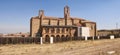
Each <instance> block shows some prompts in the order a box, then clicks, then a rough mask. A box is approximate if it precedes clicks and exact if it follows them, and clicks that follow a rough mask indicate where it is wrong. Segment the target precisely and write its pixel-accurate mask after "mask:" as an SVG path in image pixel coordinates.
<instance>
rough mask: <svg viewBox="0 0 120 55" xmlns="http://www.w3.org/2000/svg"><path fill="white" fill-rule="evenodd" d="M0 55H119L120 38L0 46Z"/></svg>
mask: <svg viewBox="0 0 120 55" xmlns="http://www.w3.org/2000/svg"><path fill="white" fill-rule="evenodd" d="M0 55H120V38H118V39H113V40H110V39H104V40H94V41H92V40H88V41H69V42H62V43H55V44H43V45H40V44H16V45H12V44H11V45H10V44H8V45H0Z"/></svg>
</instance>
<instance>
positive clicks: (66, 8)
mask: <svg viewBox="0 0 120 55" xmlns="http://www.w3.org/2000/svg"><path fill="white" fill-rule="evenodd" d="M64 18H65V19H68V18H70V8H69V7H68V6H65V7H64Z"/></svg>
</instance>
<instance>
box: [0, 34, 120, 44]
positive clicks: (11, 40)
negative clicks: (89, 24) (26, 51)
mask: <svg viewBox="0 0 120 55" xmlns="http://www.w3.org/2000/svg"><path fill="white" fill-rule="evenodd" d="M115 38H120V36H115ZM92 39H93V38H92V37H88V40H92ZM97 39H98V38H97V37H94V40H97ZM99 39H110V36H100V38H99ZM43 40H45V41H43V42H44V43H50V38H46V39H43ZM71 40H85V38H84V37H72V38H71V37H61V38H57V37H53V42H54V43H58V42H65V41H71ZM40 41H41V39H40V37H0V44H31V43H36V44H40V43H41V42H40Z"/></svg>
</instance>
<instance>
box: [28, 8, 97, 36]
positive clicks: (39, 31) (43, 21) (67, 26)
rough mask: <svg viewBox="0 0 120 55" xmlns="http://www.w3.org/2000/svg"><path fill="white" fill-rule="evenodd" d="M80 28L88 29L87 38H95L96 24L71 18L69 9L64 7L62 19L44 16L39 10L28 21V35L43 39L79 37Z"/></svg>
mask: <svg viewBox="0 0 120 55" xmlns="http://www.w3.org/2000/svg"><path fill="white" fill-rule="evenodd" d="M81 27H87V28H88V30H87V31H88V34H89V36H91V37H93V36H96V33H97V32H96V22H92V21H89V20H85V19H82V18H74V17H71V16H70V8H69V7H68V6H65V7H64V17H63V18H57V17H48V16H45V15H44V11H43V10H40V11H39V15H38V16H36V17H32V18H31V20H30V35H31V37H43V38H48V37H51V36H52V37H56V38H61V37H70V38H72V37H80V36H82V35H81V34H82V32H81V29H80V28H81Z"/></svg>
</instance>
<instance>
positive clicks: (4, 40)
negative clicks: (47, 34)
mask: <svg viewBox="0 0 120 55" xmlns="http://www.w3.org/2000/svg"><path fill="white" fill-rule="evenodd" d="M29 43H40V38H38V37H35V38H33V37H0V44H29Z"/></svg>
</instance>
